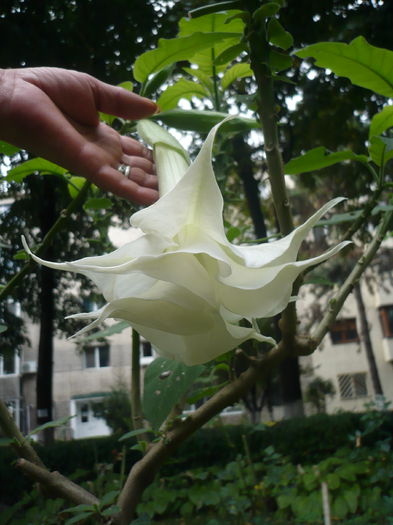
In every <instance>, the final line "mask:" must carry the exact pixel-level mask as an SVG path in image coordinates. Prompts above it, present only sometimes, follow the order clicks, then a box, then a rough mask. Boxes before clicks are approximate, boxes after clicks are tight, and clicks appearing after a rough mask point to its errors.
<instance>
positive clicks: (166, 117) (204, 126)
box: [151, 109, 260, 133]
mask: <svg viewBox="0 0 393 525" xmlns="http://www.w3.org/2000/svg"><path fill="white" fill-rule="evenodd" d="M227 116H228V115H227V113H221V112H219V111H198V110H193V109H190V110H185V109H171V110H168V111H163V112H162V113H158V114H157V115H153V117H151V118H152V120H159V121H161V122H163V123H164V124H166V125H167V126H170V127H173V128H177V129H181V130H184V131H196V132H197V133H208V132H209V131H210V130H211V128H212V127H213V126H215V125H216V124H218V123H219V122H221V121H222V120H224V118H225V117H227ZM259 127H260V125H259V123H258V122H257V121H256V120H254V119H251V118H245V117H237V118H234V119H231V120H229V121H228V122H226V123H225V124H223V126H222V128H221V130H220V133H233V132H238V131H250V130H251V129H259Z"/></svg>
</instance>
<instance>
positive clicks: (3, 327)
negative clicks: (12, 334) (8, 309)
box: [0, 324, 7, 334]
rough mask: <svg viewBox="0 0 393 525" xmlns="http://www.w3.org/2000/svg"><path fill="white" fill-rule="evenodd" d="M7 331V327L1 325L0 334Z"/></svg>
mask: <svg viewBox="0 0 393 525" xmlns="http://www.w3.org/2000/svg"><path fill="white" fill-rule="evenodd" d="M6 330H7V326H6V325H5V324H0V334H2V333H3V332H5V331H6Z"/></svg>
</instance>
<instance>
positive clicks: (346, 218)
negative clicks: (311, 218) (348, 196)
mask: <svg viewBox="0 0 393 525" xmlns="http://www.w3.org/2000/svg"><path fill="white" fill-rule="evenodd" d="M361 213H362V210H353V211H349V212H347V213H335V214H334V215H332V216H331V217H329V219H323V220H320V221H318V223H317V226H336V225H337V224H342V223H344V222H353V221H354V220H356V219H357V218H358V217H359V216H360V214H361Z"/></svg>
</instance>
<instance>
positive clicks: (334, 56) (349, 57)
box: [295, 36, 393, 97]
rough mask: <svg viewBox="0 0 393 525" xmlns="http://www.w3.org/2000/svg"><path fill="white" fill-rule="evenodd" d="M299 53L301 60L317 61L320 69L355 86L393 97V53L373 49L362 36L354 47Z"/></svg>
mask: <svg viewBox="0 0 393 525" xmlns="http://www.w3.org/2000/svg"><path fill="white" fill-rule="evenodd" d="M295 54H296V55H297V56H299V57H301V58H307V57H313V58H315V59H316V65H317V66H320V67H324V68H327V69H331V70H332V71H333V72H334V73H335V74H336V75H338V76H342V77H347V78H349V80H350V81H351V82H352V84H356V85H357V86H361V87H363V88H366V89H371V91H374V92H375V93H379V94H380V95H384V96H385V97H393V51H389V50H387V49H383V48H380V47H375V46H372V45H370V44H369V43H368V42H367V40H365V38H363V37H362V36H359V37H357V38H355V40H352V42H351V43H350V44H342V43H337V42H321V43H319V44H313V45H311V46H308V47H306V48H304V49H301V50H300V51H297V52H296V53H295Z"/></svg>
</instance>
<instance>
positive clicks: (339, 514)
mask: <svg viewBox="0 0 393 525" xmlns="http://www.w3.org/2000/svg"><path fill="white" fill-rule="evenodd" d="M348 510H349V509H348V505H347V503H346V501H345V499H344V497H343V496H341V494H339V495H338V496H337V497H336V498H335V499H334V500H333V504H332V514H333V516H334V517H335V518H336V519H337V518H338V519H340V520H341V519H343V518H345V517H346V515H347V514H348Z"/></svg>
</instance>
